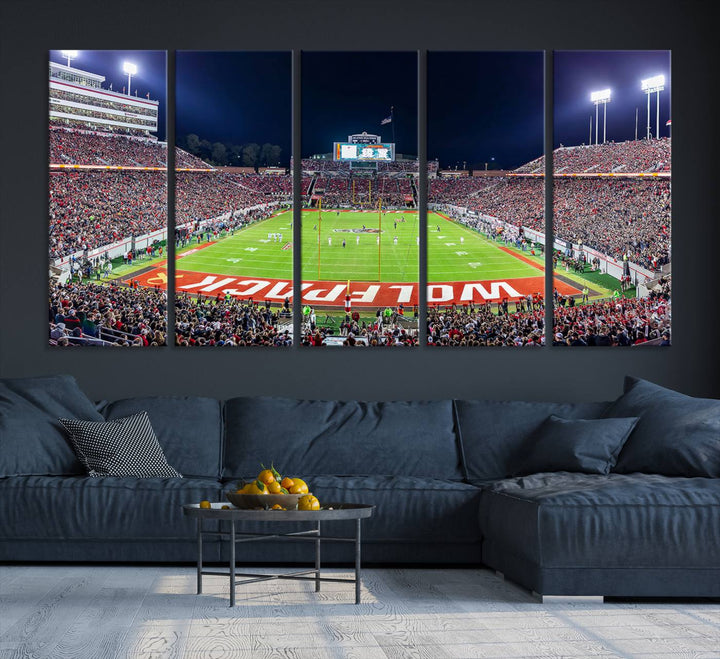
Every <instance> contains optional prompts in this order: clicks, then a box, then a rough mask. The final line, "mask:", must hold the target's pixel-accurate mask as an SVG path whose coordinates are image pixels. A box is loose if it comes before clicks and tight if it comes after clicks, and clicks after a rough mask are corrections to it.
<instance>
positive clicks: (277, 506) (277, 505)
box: [270, 503, 287, 510]
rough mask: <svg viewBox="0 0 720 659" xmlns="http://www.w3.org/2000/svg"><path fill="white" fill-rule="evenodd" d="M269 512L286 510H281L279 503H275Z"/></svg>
mask: <svg viewBox="0 0 720 659" xmlns="http://www.w3.org/2000/svg"><path fill="white" fill-rule="evenodd" d="M270 510H287V508H283V507H282V506H281V505H280V504H279V503H276V504H275V505H274V506H273V507H272V508H270Z"/></svg>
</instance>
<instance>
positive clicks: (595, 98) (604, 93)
mask: <svg viewBox="0 0 720 659" xmlns="http://www.w3.org/2000/svg"><path fill="white" fill-rule="evenodd" d="M611 95H612V89H601V90H599V91H596V92H590V100H591V101H592V102H593V103H595V144H597V143H598V105H600V103H602V105H603V144H605V137H606V135H607V104H608V103H609V102H610V96H611ZM590 137H591V139H590V141H591V142H592V134H591V136H590Z"/></svg>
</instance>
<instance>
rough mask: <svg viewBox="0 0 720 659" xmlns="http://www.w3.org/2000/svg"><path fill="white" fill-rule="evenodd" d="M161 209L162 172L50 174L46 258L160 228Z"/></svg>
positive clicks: (164, 199)
mask: <svg viewBox="0 0 720 659" xmlns="http://www.w3.org/2000/svg"><path fill="white" fill-rule="evenodd" d="M166 208H167V176H166V175H165V173H164V172H153V171H94V170H83V171H73V170H70V171H55V172H51V174H50V201H49V218H50V240H49V250H50V251H49V255H50V258H51V259H56V258H59V257H63V256H67V255H69V254H73V253H75V252H78V251H82V250H83V249H85V248H87V249H90V250H91V249H94V248H96V247H102V246H103V245H108V244H110V243H113V242H115V241H117V240H119V239H120V238H123V237H127V236H131V235H137V236H139V235H142V234H145V233H148V232H150V231H154V230H156V229H162V228H164V227H165V226H166V225H167V211H166Z"/></svg>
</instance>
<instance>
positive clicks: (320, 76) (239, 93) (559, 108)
mask: <svg viewBox="0 0 720 659" xmlns="http://www.w3.org/2000/svg"><path fill="white" fill-rule="evenodd" d="M554 57H555V61H554V69H555V85H554V107H555V118H554V142H555V146H556V147H557V146H559V145H560V144H564V145H565V146H570V145H577V144H582V143H583V142H587V141H588V136H589V120H590V117H591V116H592V117H593V121H594V116H595V107H594V105H593V104H592V102H591V101H590V92H591V91H596V90H600V89H605V88H610V89H612V101H611V102H610V103H609V104H608V107H607V139H608V140H615V141H622V140H627V139H633V138H634V135H635V108H638V109H639V113H638V114H639V120H638V136H639V137H641V138H642V137H643V136H644V135H645V126H646V124H647V96H646V95H645V94H644V93H643V92H642V91H641V89H640V80H641V79H643V78H648V77H651V76H654V75H657V74H660V73H662V74H665V76H666V86H665V90H664V91H663V92H661V93H660V125H661V136H666V135H668V134H669V129H668V128H667V127H666V126H665V122H666V121H667V120H668V119H669V118H670V53H669V51H560V52H557V53H555V55H554ZM50 59H51V60H53V61H56V62H62V63H66V60H65V59H64V58H63V57H62V56H61V54H60V51H55V50H53V51H50ZM125 60H129V61H131V62H134V63H135V64H137V66H138V73H137V75H135V76H133V78H132V89H133V95H134V91H135V90H136V89H137V91H138V96H139V97H140V96H142V97H144V96H145V94H146V93H147V92H150V98H152V99H155V100H158V101H159V102H160V115H159V131H158V138H159V139H161V140H164V139H165V124H166V122H165V113H166V111H167V104H166V102H165V101H166V86H165V85H166V82H165V70H166V55H165V52H163V51H80V54H79V56H78V57H77V58H76V59H75V60H73V62H72V66H74V67H76V68H79V69H83V70H87V71H90V72H93V73H99V74H101V75H104V76H105V78H106V84H105V86H106V87H107V86H109V84H110V83H112V85H113V89H114V90H115V91H121V90H122V88H123V86H125V85H127V75H126V74H124V73H123V71H122V64H123V61H125ZM176 65H177V67H176V88H177V104H176V128H177V134H178V135H180V136H184V135H186V134H188V133H196V134H197V135H198V136H200V138H202V139H207V140H210V141H211V142H215V141H220V142H228V143H232V144H244V143H247V142H257V143H259V144H263V143H264V142H270V143H272V144H278V145H280V146H281V148H282V157H281V161H282V163H283V164H285V165H289V161H290V155H291V148H292V147H291V55H290V53H289V52H191V51H178V52H177V54H176ZM427 88H428V158H430V159H435V158H438V159H439V161H440V165H441V167H443V168H445V167H447V168H454V167H455V166H456V164H457V165H458V166H459V167H462V163H463V161H466V163H467V167H468V168H477V169H482V168H484V163H485V162H488V163H489V166H490V167H493V166H494V167H496V168H504V169H512V168H515V167H518V166H520V165H521V164H523V163H525V162H528V161H530V160H533V159H534V158H537V157H538V156H540V155H542V151H543V54H542V53H541V52H476V53H469V52H437V53H429V54H428V85H427ZM655 98H656V96H655V94H653V96H652V101H651V124H652V127H653V135H654V134H655ZM391 107H393V108H394V112H393V116H394V121H393V123H392V124H387V125H385V126H382V127H381V126H380V121H381V120H382V119H383V118H385V117H387V116H389V115H390V108H391ZM302 127H303V133H302V147H301V151H302V154H303V157H307V156H310V155H313V154H316V153H327V152H329V151H330V150H331V149H332V144H333V142H336V141H344V140H346V139H347V136H348V135H349V134H351V133H357V132H362V131H367V132H369V133H376V134H380V135H381V137H382V139H383V141H388V142H389V141H391V140H392V139H393V127H394V131H395V142H396V149H397V152H399V153H402V154H405V155H410V156H415V155H417V151H418V148H417V55H416V53H414V52H345V53H335V52H304V53H302ZM600 137H601V139H602V107H600ZM593 140H594V137H593ZM493 158H494V160H493Z"/></svg>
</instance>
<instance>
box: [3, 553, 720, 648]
mask: <svg viewBox="0 0 720 659" xmlns="http://www.w3.org/2000/svg"><path fill="white" fill-rule="evenodd" d="M325 572H326V573H328V574H329V573H333V574H336V575H339V576H342V577H348V578H349V577H351V572H350V571H345V570H342V569H329V570H326V571H325ZM363 577H364V579H363V589H362V598H363V603H362V604H361V605H359V606H356V605H355V604H353V602H354V589H353V586H352V585H350V584H334V583H323V585H322V591H321V592H320V593H315V592H314V585H313V584H312V583H309V582H296V581H269V582H263V583H254V584H250V585H245V586H239V587H238V590H237V606H236V607H235V608H234V609H230V608H229V607H228V592H229V590H228V583H227V579H225V578H222V577H213V576H206V577H205V578H204V591H205V592H204V594H203V595H196V594H195V571H194V569H193V568H190V567H102V566H72V567H67V566H0V659H10V658H15V657H17V658H20V657H23V658H26V657H33V658H35V659H42V658H48V659H116V658H118V657H123V658H135V657H137V658H139V659H165V658H166V657H167V658H174V659H175V658H176V659H180V658H187V659H201V658H202V659H236V658H237V659H240V658H242V657H252V658H253V659H263V658H266V657H267V658H271V657H277V658H286V659H305V658H307V659H323V658H336V657H338V658H339V657H341V658H343V659H345V658H347V659H376V658H377V659H396V658H397V659H401V658H405V657H419V658H427V659H443V658H445V657H467V658H469V657H594V656H605V657H643V658H648V659H650V658H653V659H655V658H670V657H692V658H694V659H705V658H713V659H717V658H718V657H720V602H718V601H684V602H678V601H672V600H670V601H667V602H655V601H653V602H643V601H622V602H619V601H612V602H605V603H602V602H599V601H589V600H583V599H580V598H578V599H567V600H553V601H551V602H546V603H544V604H542V603H540V602H539V601H538V600H537V599H536V598H534V597H533V596H532V595H531V594H530V593H529V592H528V591H526V590H523V589H522V588H519V587H518V586H516V585H514V584H512V583H511V582H509V581H504V580H502V579H501V578H500V577H498V576H497V575H496V574H495V573H494V572H491V571H488V570H465V569H463V570H440V569H438V570H428V569H415V570H413V569H367V570H364V571H363Z"/></svg>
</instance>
